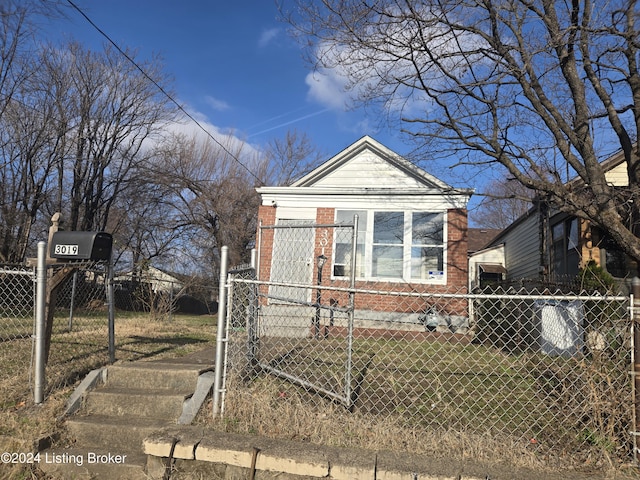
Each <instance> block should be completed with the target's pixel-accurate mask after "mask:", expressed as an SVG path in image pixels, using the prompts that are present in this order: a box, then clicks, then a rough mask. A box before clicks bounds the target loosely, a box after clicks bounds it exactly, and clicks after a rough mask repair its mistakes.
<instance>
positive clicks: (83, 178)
mask: <svg viewBox="0 0 640 480" xmlns="http://www.w3.org/2000/svg"><path fill="white" fill-rule="evenodd" d="M128 56H129V58H135V56H134V54H133V53H132V52H129V53H128ZM41 62H42V66H43V68H42V71H43V72H44V73H43V76H45V80H44V81H45V82H49V85H50V86H51V87H50V90H51V91H52V92H54V93H52V94H55V98H56V101H57V102H58V107H59V108H58V122H59V124H60V127H59V128H60V129H61V130H63V131H65V132H67V134H66V138H65V142H66V144H65V145H62V144H61V145H60V148H61V149H62V150H63V151H65V152H68V155H65V157H64V158H63V159H62V161H61V163H60V165H59V175H60V177H59V178H60V183H59V188H60V190H59V191H60V194H59V196H58V200H59V202H60V204H59V205H58V208H59V209H60V211H62V212H65V213H67V217H68V228H69V229H71V230H103V229H105V228H106V226H107V224H108V219H109V214H110V211H111V208H112V206H113V205H114V202H115V201H116V199H117V198H118V197H119V196H120V195H121V194H123V191H124V190H125V189H126V188H127V185H128V184H129V183H130V182H131V181H132V180H133V179H135V177H136V175H139V174H140V172H141V170H140V166H141V165H143V164H144V162H145V161H146V159H147V157H148V155H149V151H150V150H149V149H148V148H147V149H145V148H144V146H145V142H147V141H150V140H152V139H153V138H154V137H156V136H158V135H159V134H160V132H161V131H162V129H163V128H164V127H165V126H166V123H167V122H168V121H170V120H171V119H172V118H174V110H172V108H170V107H171V103H170V102H169V100H168V99H167V98H166V96H164V94H162V93H161V92H160V91H159V90H158V88H157V87H156V86H155V85H154V84H153V83H151V82H150V81H149V80H148V78H147V77H146V76H145V75H143V74H142V73H141V72H140V71H139V69H138V67H137V66H135V65H133V64H132V63H131V62H130V61H129V60H128V59H126V58H125V57H123V56H122V55H121V54H120V53H119V52H117V51H115V50H114V49H113V48H111V47H109V46H106V47H105V50H104V52H92V51H89V50H85V49H84V48H83V47H82V46H80V45H79V44H77V43H70V44H68V45H67V48H65V49H60V48H59V47H48V48H47V49H46V50H45V52H44V54H43V57H42V59H41ZM140 67H141V68H142V69H143V70H144V71H145V72H146V73H147V75H149V76H151V77H152V78H155V79H156V83H166V82H167V79H166V76H165V75H164V74H163V73H162V70H161V63H160V62H159V61H158V60H152V61H149V62H141V65H140Z"/></svg>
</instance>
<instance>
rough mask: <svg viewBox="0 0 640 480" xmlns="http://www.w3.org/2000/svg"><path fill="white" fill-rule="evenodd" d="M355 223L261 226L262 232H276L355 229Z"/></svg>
mask: <svg viewBox="0 0 640 480" xmlns="http://www.w3.org/2000/svg"><path fill="white" fill-rule="evenodd" d="M353 227H354V223H353V222H345V223H322V224H319V223H302V224H294V225H289V224H285V225H260V228H261V229H262V230H275V229H281V228H288V229H293V228H353Z"/></svg>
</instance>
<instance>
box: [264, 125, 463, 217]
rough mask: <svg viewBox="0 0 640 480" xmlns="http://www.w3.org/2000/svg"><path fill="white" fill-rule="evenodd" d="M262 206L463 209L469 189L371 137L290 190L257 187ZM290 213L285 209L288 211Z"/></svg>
mask: <svg viewBox="0 0 640 480" xmlns="http://www.w3.org/2000/svg"><path fill="white" fill-rule="evenodd" d="M257 191H258V193H259V194H260V196H261V198H262V205H270V206H277V207H278V209H281V208H287V209H301V208H314V209H315V208H320V207H323V208H342V209H347V210H362V209H369V208H389V207H390V206H391V205H393V208H408V209H413V210H424V211H444V210H447V209H450V208H466V206H467V202H468V201H469V197H470V196H471V194H472V190H465V189H462V190H461V189H456V188H452V187H450V186H449V185H447V184H446V183H445V182H443V181H441V180H439V179H438V178H436V177H434V176H432V175H430V174H429V173H427V172H425V171H424V170H422V169H420V168H418V167H416V166H415V165H413V164H412V163H411V162H409V161H408V160H406V159H405V158H403V157H401V156H400V155H398V154H396V153H394V152H393V151H391V150H389V149H388V148H387V147H385V146H384V145H382V144H380V143H378V142H377V141H375V140H374V139H372V138H371V137H368V136H365V137H363V138H361V139H360V140H358V141H357V142H356V143H354V144H353V145H351V146H349V147H347V148H346V149H344V150H343V151H342V152H340V153H338V154H337V155H335V156H334V157H332V158H331V159H329V160H328V161H327V162H325V163H323V164H322V165H320V166H319V167H318V168H316V169H315V170H313V171H312V172H310V173H308V174H307V175H305V176H304V177H302V178H301V179H300V180H298V181H297V182H295V183H293V184H292V185H291V186H280V187H278V186H276V187H266V186H265V187H259V188H258V189H257ZM287 211H288V210H287Z"/></svg>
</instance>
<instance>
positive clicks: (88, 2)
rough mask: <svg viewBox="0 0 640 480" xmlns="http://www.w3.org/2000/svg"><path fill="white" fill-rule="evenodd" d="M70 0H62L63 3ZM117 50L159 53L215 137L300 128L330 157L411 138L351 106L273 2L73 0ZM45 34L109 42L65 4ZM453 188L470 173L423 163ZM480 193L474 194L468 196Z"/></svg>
mask: <svg viewBox="0 0 640 480" xmlns="http://www.w3.org/2000/svg"><path fill="white" fill-rule="evenodd" d="M63 3H64V2H63ZM73 3H74V4H75V5H77V6H78V7H79V8H80V9H81V10H82V11H83V12H84V13H85V14H86V15H87V16H88V17H89V18H90V19H91V20H92V21H93V22H94V23H95V24H96V26H97V27H99V28H100V29H101V30H102V31H103V32H104V33H105V34H107V35H108V36H109V37H110V38H111V39H112V40H113V41H114V42H116V43H117V44H118V46H120V47H121V48H125V47H127V48H131V49H134V50H135V51H136V52H137V56H136V59H138V60H139V61H143V60H145V59H149V58H150V57H151V56H152V55H154V54H156V55H160V56H161V57H162V58H163V62H164V65H165V70H166V72H167V73H168V74H169V75H171V76H172V77H173V79H174V88H175V92H176V95H175V97H176V100H178V101H179V102H180V103H181V104H183V105H184V106H185V108H186V109H187V110H188V111H189V112H190V113H191V114H192V115H193V116H194V117H195V118H197V119H198V121H199V122H200V123H201V124H202V125H203V126H205V127H206V128H207V129H208V130H209V131H210V132H211V133H212V134H214V135H233V136H236V137H238V138H240V139H242V140H244V141H246V142H248V143H249V144H250V145H251V146H252V147H254V148H255V149H257V150H259V149H261V148H262V147H264V146H265V145H266V144H267V143H268V142H269V141H270V140H272V139H274V138H284V136H285V134H286V132H287V130H292V129H296V130H297V131H298V132H300V133H305V134H307V135H308V136H309V138H310V139H311V140H312V142H313V143H314V144H315V145H317V147H318V148H319V149H320V151H321V152H322V153H323V154H324V156H325V157H326V158H330V157H331V156H333V155H334V154H336V153H338V152H340V151H341V150H342V149H344V148H345V147H347V146H349V145H350V144H352V143H353V142H355V141H356V140H358V139H359V138H360V137H362V136H363V135H370V136H372V137H374V138H375V139H376V140H378V141H380V142H381V143H383V144H384V145H386V146H387V147H389V148H391V149H392V150H394V151H395V152H397V153H399V154H401V155H409V154H410V152H411V151H412V149H413V146H412V145H411V144H410V143H408V142H407V141H406V139H405V140H403V138H402V136H401V135H400V134H399V132H398V130H397V129H392V128H389V127H386V126H385V125H384V122H381V121H379V118H377V117H376V116H375V114H374V113H372V112H370V111H369V112H365V111H364V110H356V111H352V110H347V109H346V107H345V105H346V103H347V102H348V96H347V94H345V93H344V92H341V90H340V88H339V87H340V85H339V83H340V81H339V79H338V78H337V77H336V76H333V77H330V76H321V75H319V74H317V73H314V72H313V71H312V69H311V66H310V65H309V64H308V63H306V62H305V61H304V59H303V52H302V50H301V47H300V45H299V44H298V43H297V42H296V40H294V39H293V38H292V37H291V36H290V35H289V34H288V32H287V28H288V25H287V24H285V23H283V22H282V21H280V20H279V12H278V9H277V6H276V3H275V1H274V0H236V1H230V2H227V1H224V2H223V1H211V0H183V1H176V0H153V1H152V0H73ZM46 33H47V35H48V36H50V37H51V38H52V39H56V40H59V39H61V38H63V37H65V38H72V39H75V40H78V41H80V42H82V43H83V44H84V45H85V46H86V47H88V48H92V49H101V48H102V47H103V45H104V43H105V42H107V40H106V39H105V38H104V37H103V36H102V35H101V34H100V32H99V31H97V30H96V29H95V28H94V27H93V26H91V24H90V23H89V22H88V21H87V20H86V19H85V18H83V16H82V15H81V14H80V13H78V12H77V11H75V10H73V9H69V12H68V18H66V19H61V20H56V21H55V22H54V23H53V24H52V25H50V26H48V27H47V29H46ZM427 168H428V169H429V170H430V172H429V173H431V174H433V175H435V176H437V177H439V178H441V179H442V180H443V181H445V182H447V183H450V184H451V185H453V186H456V187H462V188H469V187H472V188H473V187H477V185H471V184H468V183H467V184H465V182H466V180H460V177H457V178H456V176H453V175H451V173H452V172H450V171H449V170H448V168H446V166H444V165H434V166H433V168H430V167H427ZM479 200H480V198H479V197H478V196H474V198H473V199H472V204H477V202H478V201H479Z"/></svg>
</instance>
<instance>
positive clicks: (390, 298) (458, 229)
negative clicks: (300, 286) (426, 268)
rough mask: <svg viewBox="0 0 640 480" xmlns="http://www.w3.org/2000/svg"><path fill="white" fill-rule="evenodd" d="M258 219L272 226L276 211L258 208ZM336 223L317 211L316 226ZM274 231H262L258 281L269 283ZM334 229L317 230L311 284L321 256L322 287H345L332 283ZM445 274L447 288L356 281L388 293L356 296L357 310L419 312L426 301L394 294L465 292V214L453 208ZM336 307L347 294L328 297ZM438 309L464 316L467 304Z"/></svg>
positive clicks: (332, 213)
mask: <svg viewBox="0 0 640 480" xmlns="http://www.w3.org/2000/svg"><path fill="white" fill-rule="evenodd" d="M258 215H259V219H260V220H261V222H262V225H263V226H265V225H274V224H275V223H276V222H275V220H276V209H275V208H274V207H270V206H261V207H260V210H259V213H258ZM334 222H335V209H333V208H318V209H317V213H316V223H317V224H319V225H327V224H332V223H334ZM273 236H274V231H273V230H263V231H262V235H261V238H260V246H259V251H260V258H259V259H258V261H259V269H260V270H259V271H260V280H268V279H269V275H270V271H271V256H272V248H273ZM332 246H333V229H332V228H319V229H317V231H316V237H315V245H314V255H315V258H314V271H313V283H315V280H316V279H317V278H318V277H317V263H316V261H315V260H316V259H317V258H318V256H319V255H321V254H324V255H325V256H326V257H327V261H326V264H325V266H324V269H323V278H322V284H323V285H325V286H340V287H343V286H344V287H346V286H348V282H346V281H344V280H331V274H332V271H331V265H332V258H331V256H332V253H333V250H332ZM446 258H447V264H446V265H445V268H446V274H447V284H446V285H429V284H426V285H425V284H407V283H402V282H398V283H396V282H370V281H369V282H363V281H357V282H356V288H359V289H370V290H383V291H388V292H391V293H390V294H388V295H373V294H359V295H357V297H356V302H357V303H356V308H360V309H367V310H378V311H402V312H420V311H424V309H425V299H424V298H420V297H399V296H398V295H394V294H393V292H403V293H409V292H416V293H436V294H437V293H454V292H455V293H465V292H466V291H467V268H468V267H467V211H466V210H465V209H454V210H449V211H448V212H447V257H446ZM330 298H332V299H333V301H335V302H336V303H337V304H339V305H346V304H347V300H348V298H347V294H346V293H344V294H343V293H341V292H332V293H331V297H330ZM439 307H440V308H441V310H442V309H444V310H446V311H447V313H450V314H457V315H466V310H467V304H466V302H464V301H455V300H451V301H448V302H447V304H446V305H445V306H444V307H443V306H441V305H439Z"/></svg>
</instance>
